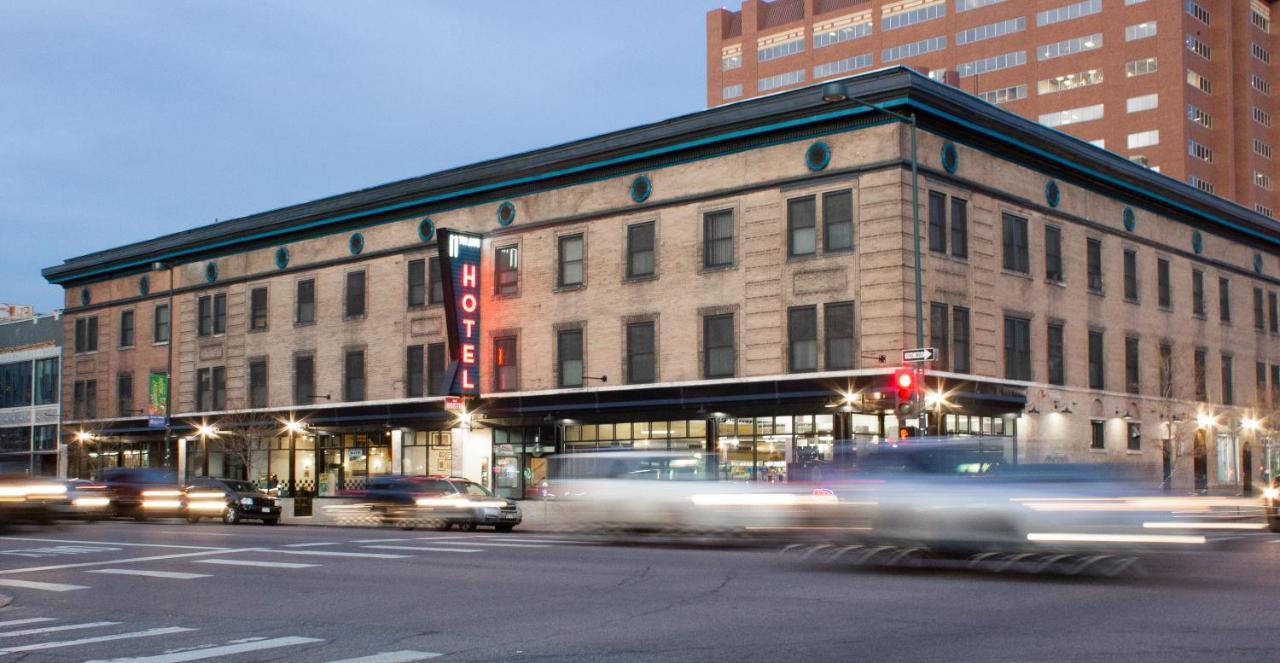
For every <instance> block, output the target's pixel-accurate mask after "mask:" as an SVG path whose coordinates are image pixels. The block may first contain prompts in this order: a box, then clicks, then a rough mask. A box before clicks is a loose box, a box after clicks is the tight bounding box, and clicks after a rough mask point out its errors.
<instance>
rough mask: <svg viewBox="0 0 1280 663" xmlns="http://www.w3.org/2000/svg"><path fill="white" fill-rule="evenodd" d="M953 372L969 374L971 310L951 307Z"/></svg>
mask: <svg viewBox="0 0 1280 663" xmlns="http://www.w3.org/2000/svg"><path fill="white" fill-rule="evenodd" d="M951 343H952V347H951V370H952V371H953V372H956V373H968V372H969V370H970V366H969V309H967V308H963V307H960V306H952V307H951Z"/></svg>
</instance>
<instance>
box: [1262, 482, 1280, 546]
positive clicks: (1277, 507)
mask: <svg viewBox="0 0 1280 663" xmlns="http://www.w3.org/2000/svg"><path fill="white" fill-rule="evenodd" d="M1262 506H1263V509H1264V510H1265V511H1266V514H1267V529H1269V530H1271V531H1272V532H1280V477H1276V478H1274V479H1272V480H1271V485H1269V486H1267V488H1266V490H1263V491H1262Z"/></svg>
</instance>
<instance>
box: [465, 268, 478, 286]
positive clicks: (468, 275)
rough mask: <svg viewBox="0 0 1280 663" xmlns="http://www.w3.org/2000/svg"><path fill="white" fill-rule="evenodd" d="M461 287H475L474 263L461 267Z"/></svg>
mask: <svg viewBox="0 0 1280 663" xmlns="http://www.w3.org/2000/svg"><path fill="white" fill-rule="evenodd" d="M462 287H464V288H474V287H476V266H475V264H474V263H469V264H465V265H463V266H462Z"/></svg>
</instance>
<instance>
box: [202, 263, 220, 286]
mask: <svg viewBox="0 0 1280 663" xmlns="http://www.w3.org/2000/svg"><path fill="white" fill-rule="evenodd" d="M204 280H206V281H208V282H209V283H213V282H214V281H217V280H218V263H216V262H213V261H209V262H208V263H205V266H204Z"/></svg>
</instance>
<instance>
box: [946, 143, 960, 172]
mask: <svg viewBox="0 0 1280 663" xmlns="http://www.w3.org/2000/svg"><path fill="white" fill-rule="evenodd" d="M942 167H943V169H945V170H946V171H947V172H948V173H952V174H955V172H956V169H957V168H959V167H960V153H959V152H957V151H956V146H955V145H954V144H953V143H949V142H948V143H943V144H942Z"/></svg>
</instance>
